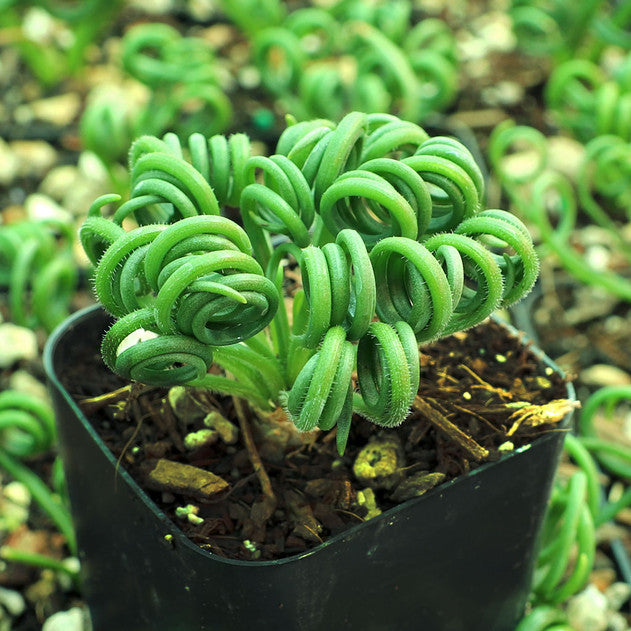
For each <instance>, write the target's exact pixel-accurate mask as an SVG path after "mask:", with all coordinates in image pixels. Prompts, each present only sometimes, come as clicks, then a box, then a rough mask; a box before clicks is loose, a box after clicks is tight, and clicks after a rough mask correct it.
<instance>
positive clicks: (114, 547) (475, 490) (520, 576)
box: [44, 306, 574, 631]
mask: <svg viewBox="0 0 631 631" xmlns="http://www.w3.org/2000/svg"><path fill="white" fill-rule="evenodd" d="M110 322H111V320H110V318H109V316H108V315H107V314H106V313H105V311H103V310H102V309H101V308H99V307H96V306H95V307H91V308H88V309H86V310H83V311H81V312H78V313H77V314H75V315H73V316H72V317H71V318H69V319H68V320H67V321H66V322H65V323H64V324H63V325H62V326H61V327H59V328H58V329H57V330H56V331H55V332H54V334H53V335H52V336H51V337H50V338H49V341H48V344H47V346H46V350H45V355H44V360H45V367H46V371H47V375H48V380H49V387H50V390H51V393H52V397H53V403H54V406H55V410H56V414H57V421H58V425H59V436H60V449H61V454H62V457H63V460H64V466H65V470H66V476H67V482H68V490H69V494H70V500H71V504H72V512H73V516H74V520H75V524H76V529H77V538H78V543H79V550H80V559H81V570H82V578H83V591H84V595H85V598H86V600H87V602H88V604H89V607H90V610H91V614H92V619H93V624H94V629H95V631H178V630H182V631H184V630H186V631H193V630H195V631H241V630H245V629H247V630H248V631H277V630H283V631H285V630H286V631H324V630H326V631H330V629H331V628H341V629H344V630H348V631H354V630H355V631H359V630H361V631H418V630H419V629H422V630H423V631H513V630H514V627H515V625H516V624H517V622H518V621H519V619H520V618H521V616H522V614H523V610H524V606H525V603H526V600H527V598H528V594H529V590H530V584H531V580H532V574H533V570H534V564H535V561H536V542H537V536H538V534H539V531H540V528H541V525H542V521H543V517H544V513H545V509H546V504H547V501H548V498H549V494H550V490H551V487H552V483H553V478H554V474H555V471H556V467H557V464H558V460H559V457H560V453H561V449H562V444H563V436H564V432H563V431H554V432H548V433H546V434H544V435H542V436H541V437H540V438H538V439H536V440H535V441H534V442H533V443H532V444H531V445H528V446H525V447H522V448H520V449H516V450H515V451H514V452H512V453H510V454H507V455H506V456H504V457H502V458H501V459H500V460H499V461H497V462H493V463H488V464H484V465H482V466H480V467H479V468H477V469H475V470H474V471H472V472H471V473H469V474H467V475H464V476H461V477H459V478H456V479H455V480H453V481H451V482H448V483H446V484H443V485H442V486H439V487H437V488H435V489H433V490H431V491H429V492H428V493H426V494H425V495H423V496H421V497H418V498H414V499H411V500H408V501H406V502H405V503H403V504H401V505H399V506H397V507H395V508H392V509H390V510H387V511H385V512H383V513H382V514H381V515H379V516H378V517H375V518H373V519H370V520H369V521H366V522H364V523H361V524H358V525H356V526H353V527H352V528H350V529H349V530H347V531H345V532H344V533H342V534H339V535H337V536H334V537H331V538H330V539H328V540H327V541H326V542H325V543H323V544H321V545H319V546H318V547H316V548H314V549H312V550H310V551H308V552H306V553H303V554H299V555H295V556H292V557H288V558H284V559H280V560H277V561H251V562H247V561H236V560H229V559H225V558H222V557H220V556H217V555H213V554H211V553H209V552H207V551H206V550H203V549H202V548H199V547H198V546H196V545H194V544H193V543H192V542H190V541H189V540H188V538H187V537H186V536H185V535H184V534H183V533H182V532H181V531H180V530H179V529H178V528H177V526H176V525H175V524H174V523H173V522H171V521H170V520H169V519H168V518H167V517H166V516H165V515H164V513H162V512H161V511H160V510H159V508H158V507H157V506H156V504H155V503H154V502H152V501H151V500H150V498H149V497H148V496H147V495H146V494H145V493H144V492H143V491H142V490H141V489H140V487H139V486H138V485H137V483H136V482H135V481H134V480H133V479H132V478H131V477H130V475H129V474H128V473H127V472H126V471H125V470H124V469H123V468H122V467H120V468H117V467H116V461H115V458H114V456H113V455H112V454H111V453H110V451H109V450H108V449H107V447H106V446H105V444H104V443H103V441H102V440H101V438H100V437H99V436H98V434H97V433H96V431H95V430H94V428H93V427H92V425H91V424H90V422H89V421H88V419H87V418H86V417H85V415H84V414H83V413H82V411H81V410H80V409H79V407H78V406H77V404H76V403H75V401H74V400H73V399H72V397H71V395H70V394H69V393H68V392H67V391H66V390H65V389H64V387H63V385H62V384H61V383H60V381H59V377H58V375H59V374H60V373H61V372H62V371H63V368H64V366H66V365H69V364H71V363H72V362H73V361H75V360H76V354H77V349H78V348H79V347H80V346H81V345H88V347H89V348H94V350H95V352H96V351H97V349H98V346H99V344H100V339H101V337H102V333H103V331H104V330H105V329H106V327H107V326H108V325H109V323H110ZM509 328H510V327H509ZM513 332H514V330H513ZM540 357H541V358H542V360H543V361H544V362H545V363H547V364H548V365H550V366H553V364H552V363H551V362H550V360H549V359H547V358H545V357H544V356H543V354H540ZM553 367H554V366H553ZM555 369H556V367H555ZM556 370H558V369H556ZM573 397H574V393H573V388H572V386H571V385H568V398H573ZM570 417H571V414H570V415H568V416H567V417H566V418H565V420H564V421H563V423H562V424H561V425H560V426H559V427H560V428H568V427H569V424H570Z"/></svg>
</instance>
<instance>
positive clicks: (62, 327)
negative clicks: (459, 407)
mask: <svg viewBox="0 0 631 631" xmlns="http://www.w3.org/2000/svg"><path fill="white" fill-rule="evenodd" d="M99 311H100V312H103V313H105V314H107V311H106V310H105V309H104V308H103V307H102V306H101V305H100V304H94V305H90V306H88V307H84V308H82V309H80V310H78V311H76V312H75V313H73V314H71V315H70V316H69V317H68V318H66V319H65V320H64V321H63V322H61V324H59V325H58V326H57V327H56V328H55V329H54V331H53V332H52V333H51V334H50V336H49V337H48V339H47V340H46V344H45V346H44V352H43V364H44V370H45V372H46V376H47V379H48V382H49V384H50V385H52V386H54V387H55V388H56V389H57V391H58V392H59V393H61V394H62V396H63V398H64V400H65V401H66V403H67V404H68V405H69V406H70V408H71V409H72V411H73V412H74V413H75V415H76V416H77V418H79V419H80V421H81V423H82V424H83V426H84V427H85V429H86V430H87V431H88V433H89V434H90V436H91V437H92V439H93V440H94V441H95V442H96V444H97V445H98V446H99V448H100V449H101V451H102V452H103V453H104V454H105V456H106V458H107V460H108V461H109V462H110V464H111V465H112V466H113V467H114V468H115V469H116V472H117V473H116V474H117V475H120V476H121V477H122V479H123V480H124V481H125V482H126V483H127V484H129V485H130V486H131V487H132V488H133V489H134V491H135V492H136V493H137V494H138V496H139V498H140V499H141V500H142V503H143V504H144V505H145V506H146V507H147V508H148V509H149V510H150V511H151V512H152V513H153V514H154V515H155V516H156V517H158V518H159V519H160V520H161V521H163V522H164V523H167V524H169V525H170V527H171V529H172V533H171V534H172V535H173V537H175V538H176V542H177V544H178V545H184V546H186V547H187V548H189V549H190V550H194V551H195V553H196V554H200V555H202V556H203V557H205V558H208V559H210V560H213V561H219V562H222V563H226V564H228V565H233V566H248V567H264V566H270V565H273V566H276V565H282V564H285V563H292V562H296V561H299V560H301V559H304V558H306V557H310V556H313V555H315V554H318V553H319V552H321V551H322V550H324V549H325V548H328V547H330V546H332V545H335V544H337V543H342V542H343V541H344V539H345V538H347V537H348V535H349V533H350V532H355V531H358V530H361V529H362V528H366V527H370V528H374V527H375V525H376V524H377V525H378V524H379V522H390V524H392V522H393V521H394V520H395V519H396V518H397V517H398V516H399V514H400V513H401V512H402V511H404V510H406V509H407V508H408V507H409V506H411V505H414V504H416V503H419V502H421V501H423V500H424V499H425V498H427V497H429V496H430V495H434V494H440V493H444V492H445V491H447V490H448V489H449V488H451V487H453V486H454V485H458V484H459V483H461V482H462V480H463V479H466V478H468V477H470V476H475V475H479V474H481V473H482V472H484V471H486V470H488V469H489V468H491V467H493V466H496V465H498V464H499V463H501V462H505V461H506V460H509V459H511V458H515V457H517V456H518V455H519V454H522V453H524V452H526V451H528V450H529V449H531V447H532V446H533V443H529V444H527V445H523V446H522V447H519V448H517V449H514V450H513V451H511V452H510V453H507V454H504V455H502V456H501V458H499V459H498V460H496V461H494V462H487V463H485V464H482V465H480V466H479V467H477V468H476V469H474V470H473V471H470V472H469V473H467V474H464V475H461V476H458V477H456V478H454V479H452V480H450V481H448V482H446V483H443V484H441V485H440V486H438V487H435V488H433V489H430V490H429V491H427V492H426V493H424V494H423V495H420V496H418V497H414V498H411V499H409V500H406V501H405V502H402V503H401V504H398V505H397V506H394V507H392V508H389V509H387V510H385V511H383V512H382V513H381V514H380V515H377V516H376V517H373V518H371V519H370V520H366V521H363V522H361V523H359V524H354V525H353V526H351V527H350V528H348V529H346V530H345V531H344V532H341V533H339V534H337V535H333V536H331V537H329V538H328V539H326V541H324V542H322V543H321V544H319V545H317V546H315V547H314V548H312V549H310V550H307V551H305V552H301V553H299V554H294V555H291V556H288V557H284V558H282V559H273V560H264V561H244V560H240V559H229V558H225V557H222V556H219V555H216V554H213V553H212V552H209V551H208V550H205V549H204V548H201V547H200V546H198V545H196V544H194V543H193V542H192V541H191V540H190V539H189V538H188V537H187V536H186V535H185V534H184V533H183V532H182V530H180V528H179V527H178V526H177V524H176V523H175V522H173V521H172V520H171V519H170V518H169V517H168V516H167V515H166V514H165V513H164V512H163V511H162V510H160V508H159V507H158V505H157V504H156V503H155V502H154V501H153V500H152V499H151V498H150V497H149V496H148V495H147V494H146V493H145V491H144V490H143V489H142V488H141V487H140V485H139V484H138V483H137V482H136V481H135V480H134V478H133V477H132V476H131V475H130V474H129V473H128V472H127V470H126V469H125V468H124V467H116V464H117V463H116V459H115V458H114V455H113V454H112V453H111V451H110V450H109V449H108V447H107V446H106V445H105V443H104V442H103V440H102V439H101V437H100V436H99V434H98V432H97V431H96V430H95V429H94V427H93V426H92V423H90V421H89V420H88V418H87V417H86V416H85V415H84V413H83V411H82V410H81V408H80V407H79V406H78V405H77V404H76V402H75V401H74V399H73V398H72V396H71V395H70V393H69V392H68V391H67V390H66V389H65V387H64V386H63V385H62V384H61V382H60V381H59V379H58V377H57V373H56V370H55V362H54V357H55V351H56V349H57V347H58V346H59V345H60V344H61V343H62V342H63V338H64V336H65V335H66V333H67V332H68V331H69V330H71V329H72V327H73V326H76V325H77V324H79V323H80V322H81V321H83V320H87V319H88V318H90V317H91V316H93V315H94V314H96V313H97V312H99ZM491 318H492V319H493V320H495V321H496V322H497V323H499V324H500V325H501V326H503V327H504V328H506V330H507V331H508V332H509V334H510V335H512V336H513V337H517V338H518V339H519V340H520V342H521V343H522V344H524V345H529V346H530V350H531V351H532V352H533V353H534V355H535V356H536V357H537V358H538V359H539V360H540V361H541V362H542V363H543V364H545V365H546V366H549V367H550V368H552V369H553V370H554V371H555V372H557V373H558V374H559V375H561V377H563V378H566V374H565V372H564V371H563V370H562V369H561V368H560V367H559V366H558V365H557V364H555V362H554V361H553V360H552V359H550V358H549V357H548V356H547V355H546V354H545V353H544V352H543V351H542V350H541V349H540V348H539V347H538V346H537V345H536V344H535V343H534V342H532V340H531V339H530V338H529V337H528V336H527V335H526V334H525V333H523V332H522V331H519V330H518V329H516V328H515V327H513V326H512V325H511V324H509V323H508V322H505V321H504V320H502V319H501V318H499V317H498V316H496V315H495V314H493V315H492V316H491ZM565 385H566V389H567V398H568V399H570V400H572V401H574V400H576V391H575V389H574V385H573V384H572V382H570V381H566V384H565ZM572 416H573V410H570V411H569V412H568V413H567V414H566V416H565V418H564V419H563V420H562V421H561V423H560V424H559V427H563V428H566V427H568V425H569V423H570V421H571V418H572ZM553 434H554V432H549V433H548V434H546V435H543V436H541V437H540V438H538V439H537V440H536V441H535V442H536V443H540V442H542V441H545V440H546V439H548V438H550V437H551V436H552V435H553Z"/></svg>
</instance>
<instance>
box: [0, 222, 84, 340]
mask: <svg viewBox="0 0 631 631" xmlns="http://www.w3.org/2000/svg"><path fill="white" fill-rule="evenodd" d="M73 240H74V238H73V229H72V227H71V226H69V225H67V224H64V223H60V222H57V221H52V220H50V221H48V220H47V221H21V222H18V223H15V224H9V225H6V226H3V227H2V230H0V292H3V293H4V292H6V295H7V305H8V308H9V316H10V318H11V320H12V321H13V322H15V323H16V324H18V325H20V326H27V327H32V328H34V327H42V328H44V329H45V330H46V331H52V329H53V328H54V327H55V326H57V325H58V324H59V323H60V322H61V321H62V320H63V319H64V318H65V317H67V315H68V312H69V306H70V301H71V299H72V296H73V293H74V290H75V287H76V285H77V268H76V265H75V262H74V259H73V257H72V243H73Z"/></svg>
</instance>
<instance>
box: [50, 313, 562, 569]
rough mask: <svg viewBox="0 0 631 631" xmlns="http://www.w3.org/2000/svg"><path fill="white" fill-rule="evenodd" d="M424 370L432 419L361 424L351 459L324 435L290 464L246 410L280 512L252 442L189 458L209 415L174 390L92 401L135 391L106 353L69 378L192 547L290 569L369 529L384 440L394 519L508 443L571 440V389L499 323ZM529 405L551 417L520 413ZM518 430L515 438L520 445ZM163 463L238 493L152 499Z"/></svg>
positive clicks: (438, 355) (419, 415)
mask: <svg viewBox="0 0 631 631" xmlns="http://www.w3.org/2000/svg"><path fill="white" fill-rule="evenodd" d="M421 363H422V376H421V389H420V399H421V401H420V402H419V407H420V408H421V409H414V410H413V411H412V413H411V415H410V417H409V418H408V419H407V420H406V421H405V422H404V423H403V425H402V426H401V427H399V428H396V429H383V428H379V427H377V426H375V425H373V424H371V423H369V422H368V421H365V420H363V419H361V418H359V417H356V418H355V419H354V421H353V426H352V429H351V434H350V438H349V443H348V446H347V449H346V452H345V454H344V456H343V457H339V456H338V454H337V451H336V448H335V440H334V436H335V430H333V431H331V432H328V433H324V432H320V433H318V434H317V435H313V436H311V437H310V439H309V440H307V441H305V442H303V443H302V444H300V445H299V446H298V447H295V446H294V447H292V448H291V449H289V450H288V451H286V452H285V453H281V454H279V453H278V447H277V446H276V447H274V446H273V445H272V446H270V444H269V443H267V444H266V443H264V442H262V441H261V439H260V437H261V431H260V430H261V427H265V426H266V427H268V428H269V421H268V424H267V425H265V424H263V425H262V424H261V422H260V420H257V419H256V418H255V417H254V414H253V412H252V411H251V410H249V409H247V408H246V409H247V416H248V419H247V425H249V426H251V427H252V429H253V434H254V436H255V440H256V443H257V449H258V451H259V454H260V456H261V459H262V462H263V465H264V467H265V470H266V471H267V474H268V475H269V479H270V481H271V487H272V490H273V495H274V498H275V499H274V500H273V501H272V500H271V498H270V496H269V493H268V495H267V497H265V496H264V495H263V493H262V490H261V489H262V487H261V483H260V479H259V477H257V474H256V473H255V471H254V468H253V466H252V463H251V458H250V453H249V452H248V450H247V449H246V446H245V445H244V442H243V432H241V434H240V436H239V440H238V441H237V442H236V443H235V444H233V445H226V444H224V443H223V442H221V441H217V442H215V443H214V444H211V445H207V446H204V447H201V448H198V449H196V450H193V451H190V450H187V449H185V448H184V445H183V441H184V437H185V436H186V435H187V434H189V433H190V432H193V431H196V430H199V429H201V428H203V427H204V425H203V424H202V420H201V419H200V418H199V415H195V416H197V417H198V418H195V419H186V418H182V417H181V416H180V418H178V417H177V416H176V414H175V413H174V412H173V409H172V408H171V405H170V404H169V400H168V392H167V390H164V389H158V388H147V387H144V386H140V385H139V384H135V385H133V386H132V387H131V388H127V389H126V390H124V391H123V393H122V394H119V395H112V396H110V397H109V398H108V397H105V398H103V397H102V396H101V397H100V399H99V400H97V401H96V402H95V401H93V400H92V401H91V400H90V399H93V398H94V397H95V396H100V395H103V394H105V393H108V392H112V391H115V390H117V389H119V388H121V387H124V386H129V384H128V383H127V382H123V381H122V380H120V379H119V378H118V377H116V376H114V375H112V374H111V373H109V372H108V371H107V369H106V368H105V367H104V366H103V364H102V361H101V360H100V357H99V356H98V355H97V354H96V349H91V350H90V351H87V355H86V357H85V358H84V361H83V362H81V363H80V364H75V365H74V367H73V368H72V372H67V373H65V374H63V375H62V376H61V377H62V382H63V383H64V384H65V385H66V387H67V389H68V391H69V392H70V393H71V394H72V395H73V396H74V397H76V399H77V400H78V401H80V402H82V403H81V405H82V407H83V408H84V410H85V411H86V414H88V416H89V418H90V420H91V422H92V423H93V424H94V426H95V428H96V429H97V431H98V432H99V433H100V435H101V436H102V438H103V439H104V441H105V442H106V444H107V445H108V446H109V447H110V449H111V450H112V452H113V453H114V455H115V456H116V457H117V458H119V459H120V462H121V464H122V466H124V467H125V468H126V469H127V470H128V471H129V472H130V474H131V475H132V476H133V477H134V478H135V479H136V480H137V481H138V483H139V484H140V485H141V486H142V487H143V488H145V490H146V491H147V493H148V494H149V496H150V497H152V498H153V500H155V502H156V503H157V504H158V505H159V506H160V508H161V509H162V510H163V511H164V512H165V513H166V514H167V515H169V516H170V517H171V518H172V519H173V520H174V521H176V522H177V523H178V525H179V527H180V528H181V529H182V530H183V531H184V532H185V533H186V535H187V536H188V537H189V538H190V539H191V540H192V541H193V542H195V543H197V544H198V545H200V546H202V547H204V548H206V549H208V550H211V551H212V552H213V553H215V554H220V555H222V556H226V557H230V558H237V559H247V560H252V559H276V558H282V557H286V556H289V555H291V554H295V553H297V552H301V551H304V550H307V549H309V548H312V547H314V546H316V545H318V544H319V543H321V542H322V541H323V540H325V539H326V538H327V537H328V536H331V535H334V534H337V533H339V532H341V531H343V530H345V529H347V528H349V527H351V526H352V525H354V524H357V523H359V522H361V521H363V520H364V519H365V518H366V516H367V513H368V507H367V505H366V503H361V502H360V499H359V497H358V492H361V491H363V490H364V489H365V488H366V487H367V486H368V485H369V483H368V482H366V480H364V481H361V482H360V481H359V480H358V479H357V477H356V476H355V474H354V472H353V463H354V462H355V459H356V458H357V455H358V453H359V452H360V450H361V449H362V448H363V447H365V446H366V445H367V444H369V443H371V445H373V446H374V442H375V441H382V442H383V441H384V440H385V441H386V442H387V443H388V444H389V446H390V451H389V452H388V450H387V449H386V451H385V452H383V451H382V452H380V454H381V455H375V454H374V453H373V456H372V457H373V458H374V459H375V461H376V460H378V459H379V458H380V457H382V458H386V456H384V455H383V454H384V453H386V452H387V453H388V454H390V455H392V454H393V453H395V454H396V455H397V457H398V466H397V467H395V470H394V473H392V474H389V475H387V476H383V477H381V478H377V479H376V481H375V482H371V483H370V484H371V486H372V487H374V496H375V499H376V502H377V506H378V507H379V509H381V510H382V511H383V510H386V509H388V508H390V507H392V506H394V505H396V504H397V503H400V501H402V500H405V499H407V498H409V497H411V496H414V495H417V494H420V493H422V492H423V490H425V489H427V488H431V486H433V485H434V484H435V483H436V481H437V480H438V481H442V482H445V481H448V480H451V479H453V478H454V477H456V476H459V475H462V474H464V473H466V472H467V471H469V470H471V469H473V468H475V467H477V466H479V465H480V464H482V462H483V461H489V460H494V459H497V458H499V457H500V456H501V454H502V451H503V450H504V449H505V448H506V446H505V443H506V442H507V441H510V442H511V443H512V444H513V445H514V447H515V448H518V447H519V446H521V445H524V444H527V443H529V442H532V441H533V440H534V439H536V438H537V437H538V436H540V435H541V434H542V433H544V432H549V431H563V430H557V429H556V424H557V423H558V421H560V420H561V419H562V418H563V416H564V415H565V412H566V411H567V405H564V404H560V403H558V402H555V403H552V404H550V405H546V404H549V403H550V402H551V401H555V400H557V399H563V398H565V397H566V396H567V391H566V385H565V382H564V380H563V379H562V378H561V377H560V376H559V375H558V374H557V373H554V372H553V371H551V369H550V368H549V367H547V366H546V365H545V364H543V363H542V362H541V361H540V360H539V359H538V358H537V357H536V356H535V355H534V354H533V353H532V351H531V349H530V348H529V347H528V346H524V345H523V344H521V342H520V340H519V339H518V338H516V337H514V336H512V335H509V334H507V332H506V331H505V329H504V328H503V327H501V326H499V325H498V324H497V323H495V322H492V321H490V322H487V323H484V324H482V325H480V326H478V327H476V328H474V329H471V330H470V331H467V332H465V333H459V334H456V335H454V336H451V337H449V338H445V339H443V340H440V341H438V342H436V343H434V344H432V345H430V346H427V347H424V348H423V349H422V353H421ZM193 397H194V400H195V401H196V403H197V404H198V405H200V406H202V408H204V409H205V411H207V412H210V411H212V410H219V411H220V412H221V413H222V414H223V415H224V416H225V417H226V418H228V419H236V416H235V406H234V402H233V401H232V400H231V399H229V398H224V397H216V396H214V395H212V394H210V393H207V392H199V391H196V392H194V393H193ZM107 401H109V403H108V404H106V405H103V403H104V402H107ZM518 402H522V403H523V404H529V405H533V406H537V405H546V407H545V408H543V409H541V408H525V407H520V406H518V405H514V404H516V403H518ZM524 411H527V412H531V414H530V415H524V414H522V415H521V418H522V423H521V424H520V425H519V427H517V428H515V427H513V425H514V422H515V421H516V420H517V415H518V414H519V412H524ZM544 411H545V412H549V413H550V414H551V417H550V418H548V419H547V424H540V422H541V420H542V413H543V412H544ZM281 416H282V414H281ZM428 416H432V417H436V416H437V417H438V419H439V420H441V419H443V420H444V419H448V421H450V422H451V423H453V424H454V425H455V426H457V427H458V428H460V429H461V430H462V431H463V432H465V433H466V434H467V435H468V436H469V437H471V438H473V439H474V440H475V441H476V443H477V444H478V447H480V448H482V450H484V449H486V450H488V455H486V456H484V457H475V456H474V455H472V453H471V450H470V449H469V448H465V447H463V446H462V445H460V444H459V443H458V440H460V442H463V440H462V438H460V439H457V437H456V439H454V436H451V437H450V436H448V434H449V433H452V430H450V429H448V430H447V433H445V431H439V430H437V429H436V424H435V423H432V422H430V421H429V420H428ZM434 420H436V419H435V418H434ZM550 421H552V422H550ZM234 423H235V424H236V420H235V421H234ZM534 425H537V426H534ZM511 427H513V430H514V433H513V434H510V433H509V430H510V429H511ZM242 429H243V426H242ZM453 431H455V430H453ZM463 444H464V443H463ZM501 445H504V447H503V448H502V449H501V450H500V449H499V448H500V446H501ZM158 459H167V460H170V461H174V462H178V463H183V464H188V465H193V466H195V467H199V468H201V469H204V470H207V471H211V472H212V473H214V474H216V475H218V476H220V477H221V478H223V479H224V480H225V481H226V482H228V483H229V488H228V490H227V491H224V492H223V493H222V494H219V495H217V496H213V497H212V498H210V499H209V500H206V501H200V500H199V498H195V497H191V496H185V495H180V494H176V493H174V492H172V491H171V490H169V491H166V490H162V491H155V490H150V489H148V488H147V471H149V470H151V469H152V468H153V467H154V466H155V464H156V462H157V460H158ZM373 464H374V462H373ZM428 473H432V474H443V475H430V476H428V475H427V474H428ZM150 486H153V487H154V488H155V482H154V483H153V484H150ZM360 494H361V493H360ZM188 504H193V505H195V506H196V507H198V509H199V512H198V514H197V517H199V518H201V520H203V521H200V523H199V524H197V525H196V524H193V523H191V522H190V521H189V520H188V519H184V520H183V519H181V518H177V517H176V516H175V511H176V509H177V508H178V507H182V506H185V505H188ZM196 521H198V520H196ZM244 542H245V545H244Z"/></svg>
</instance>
